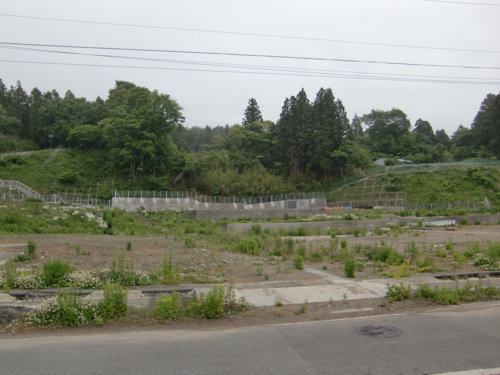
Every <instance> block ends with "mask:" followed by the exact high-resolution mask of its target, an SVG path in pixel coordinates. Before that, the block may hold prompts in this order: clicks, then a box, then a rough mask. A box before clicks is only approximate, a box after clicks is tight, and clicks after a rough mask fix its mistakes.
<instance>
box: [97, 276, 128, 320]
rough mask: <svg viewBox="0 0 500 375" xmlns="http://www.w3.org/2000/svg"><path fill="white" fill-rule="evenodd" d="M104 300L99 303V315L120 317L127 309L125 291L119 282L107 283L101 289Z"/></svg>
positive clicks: (110, 317)
mask: <svg viewBox="0 0 500 375" xmlns="http://www.w3.org/2000/svg"><path fill="white" fill-rule="evenodd" d="M103 296H104V300H103V301H102V302H101V303H100V304H99V311H100V313H101V316H102V317H103V318H104V319H106V320H109V319H115V318H118V317H121V316H123V315H124V314H125V312H126V311H127V291H126V290H125V289H124V288H123V287H122V286H121V285H119V284H111V283H108V284H106V285H104V289H103Z"/></svg>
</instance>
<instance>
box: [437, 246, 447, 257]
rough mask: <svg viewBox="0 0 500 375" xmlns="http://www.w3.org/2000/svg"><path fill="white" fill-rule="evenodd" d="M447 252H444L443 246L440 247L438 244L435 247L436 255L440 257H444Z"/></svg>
mask: <svg viewBox="0 0 500 375" xmlns="http://www.w3.org/2000/svg"><path fill="white" fill-rule="evenodd" d="M447 254H448V253H447V252H446V250H444V249H443V248H441V246H438V247H437V248H436V256H438V257H440V258H446V255H447Z"/></svg>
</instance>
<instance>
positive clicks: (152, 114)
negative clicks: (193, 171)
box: [99, 81, 184, 181]
mask: <svg viewBox="0 0 500 375" xmlns="http://www.w3.org/2000/svg"><path fill="white" fill-rule="evenodd" d="M115 89H116V90H118V91H119V92H120V100H119V101H116V103H118V102H119V103H121V104H118V105H117V106H115V107H114V108H113V109H112V110H111V111H110V116H109V117H108V118H106V119H104V120H102V121H101V122H100V123H99V125H100V126H102V128H103V135H104V139H105V141H106V143H107V145H108V147H109V148H110V149H111V150H110V151H111V156H112V158H113V160H114V162H115V165H116V167H118V168H120V167H124V166H125V165H126V166H127V167H126V168H127V169H128V171H129V174H130V179H131V180H132V181H136V180H137V178H138V176H139V174H140V173H141V172H148V173H150V174H151V175H153V176H155V175H156V174H157V173H159V172H163V171H165V170H166V168H167V167H168V163H169V162H172V161H171V160H170V158H171V157H172V154H173V153H175V151H176V148H175V145H174V144H173V141H172V138H171V134H172V132H173V131H175V130H177V129H179V128H180V126H181V124H182V122H183V121H184V117H183V116H182V114H181V110H182V108H181V107H180V106H179V105H178V104H177V102H175V101H174V100H172V99H170V97H169V96H168V95H166V94H160V93H158V92H157V91H153V92H151V91H149V90H148V89H146V88H144V87H138V86H135V85H134V84H129V83H127V82H123V81H118V82H117V87H115ZM124 89H126V90H127V92H126V93H124V91H123V90H124ZM118 91H114V90H110V95H111V99H112V100H115V99H116V97H115V95H114V94H115V93H116V92H118Z"/></svg>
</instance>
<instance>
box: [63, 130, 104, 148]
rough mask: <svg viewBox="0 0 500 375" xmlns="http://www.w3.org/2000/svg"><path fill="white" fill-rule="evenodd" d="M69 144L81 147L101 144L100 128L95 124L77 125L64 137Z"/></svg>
mask: <svg viewBox="0 0 500 375" xmlns="http://www.w3.org/2000/svg"><path fill="white" fill-rule="evenodd" d="M66 141H67V142H68V144H69V146H72V147H76V148H81V149H96V148H100V147H101V146H102V129H101V128H100V127H98V126H95V125H78V126H75V127H74V128H73V129H71V131H70V132H69V135H68V138H67V139H66Z"/></svg>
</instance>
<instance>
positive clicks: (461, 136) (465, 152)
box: [451, 125, 475, 160]
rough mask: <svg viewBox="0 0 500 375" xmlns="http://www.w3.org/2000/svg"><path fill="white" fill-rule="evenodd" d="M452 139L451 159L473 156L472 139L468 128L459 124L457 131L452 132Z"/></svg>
mask: <svg viewBox="0 0 500 375" xmlns="http://www.w3.org/2000/svg"><path fill="white" fill-rule="evenodd" d="M452 140H453V143H452V147H451V153H452V154H453V159H455V160H463V159H467V158H470V157H473V156H475V152H474V147H473V143H474V139H473V136H472V131H471V130H470V129H469V128H466V127H464V126H462V125H460V126H459V127H458V129H457V131H456V132H455V133H453V136H452Z"/></svg>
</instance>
